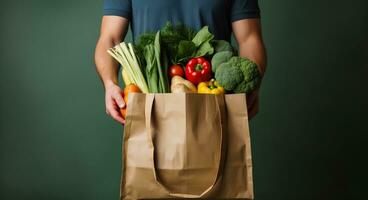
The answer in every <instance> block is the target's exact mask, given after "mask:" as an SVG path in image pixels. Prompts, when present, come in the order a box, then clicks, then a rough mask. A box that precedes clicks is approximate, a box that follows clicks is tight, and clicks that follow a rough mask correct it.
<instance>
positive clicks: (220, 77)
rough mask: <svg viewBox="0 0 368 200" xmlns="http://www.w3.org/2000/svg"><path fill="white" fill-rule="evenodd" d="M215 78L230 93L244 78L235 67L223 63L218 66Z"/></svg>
mask: <svg viewBox="0 0 368 200" xmlns="http://www.w3.org/2000/svg"><path fill="white" fill-rule="evenodd" d="M215 78H216V80H217V81H218V83H219V84H220V85H221V86H223V87H224V89H225V90H228V91H232V90H234V89H235V87H236V86H237V85H238V84H239V83H240V82H241V81H242V80H243V79H244V76H243V73H242V71H241V70H240V68H239V67H237V66H236V65H232V64H231V63H223V64H221V65H220V66H218V68H217V70H216V74H215Z"/></svg>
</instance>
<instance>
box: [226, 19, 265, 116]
mask: <svg viewBox="0 0 368 200" xmlns="http://www.w3.org/2000/svg"><path fill="white" fill-rule="evenodd" d="M232 29H233V32H234V36H235V39H236V41H237V42H238V45H239V55H240V56H241V57H246V58H249V59H250V60H252V61H254V62H255V63H257V65H258V67H259V71H260V72H261V75H262V76H263V75H264V73H265V71H266V65H267V56H266V49H265V46H264V44H263V39H262V31H261V23H260V20H259V19H244V20H238V21H235V22H233V23H232ZM258 94H259V89H257V90H256V91H254V92H253V93H252V94H250V95H248V97H247V105H248V115H249V117H250V118H252V117H253V116H255V115H256V114H257V112H258V106H259V97H258Z"/></svg>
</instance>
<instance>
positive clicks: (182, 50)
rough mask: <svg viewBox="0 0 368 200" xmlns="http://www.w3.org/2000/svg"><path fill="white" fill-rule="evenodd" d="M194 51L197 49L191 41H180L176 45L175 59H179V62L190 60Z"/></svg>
mask: <svg viewBox="0 0 368 200" xmlns="http://www.w3.org/2000/svg"><path fill="white" fill-rule="evenodd" d="M196 49H197V48H196V46H195V44H194V43H193V42H192V41H188V40H182V41H180V43H179V45H178V53H177V58H179V61H182V60H187V59H190V58H191V57H192V55H193V54H194V53H195V51H196Z"/></svg>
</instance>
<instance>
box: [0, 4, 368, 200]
mask: <svg viewBox="0 0 368 200" xmlns="http://www.w3.org/2000/svg"><path fill="white" fill-rule="evenodd" d="M260 5H261V8H262V17H263V32H264V38H265V42H266V46H267V49H268V55H269V66H268V71H267V76H266V77H265V80H264V83H263V87H262V94H261V95H262V100H261V112H260V114H259V115H258V116H257V118H255V119H254V120H253V121H252V123H251V131H252V132H251V134H252V145H253V146H252V147H253V157H254V178H255V192H256V197H257V199H258V200H269V199H277V200H278V199H283V200H286V199H287V200H288V199H363V197H364V196H361V194H363V193H364V192H365V190H366V188H365V186H366V184H367V183H366V182H362V181H364V180H366V178H367V177H368V176H367V165H366V164H364V162H363V160H364V158H365V157H366V152H364V151H363V145H365V144H366V142H367V140H365V139H364V137H363V136H364V135H365V134H367V132H368V131H367V129H366V127H365V125H366V123H367V111H368V109H367V102H368V95H367V89H366V86H367V83H366V80H367V78H366V76H367V74H368V62H367V58H368V37H367V36H368V22H367V21H368V1H366V0H354V1H343V0H335V1H327V0H308V1H307V0H304V1H303V0H301V1H295V0H278V1H273V0H260ZM101 15H102V0H79V1H75V0H64V1H50V0H30V1H25V0H24V1H22V0H12V1H2V2H1V6H0V27H1V31H0V34H1V35H0V36H1V37H0V44H1V45H0V89H1V99H0V199H1V200H23V199H24V200H32V199H37V200H42V199H52V200H57V199H60V200H69V199H73V200H74V199H75V200H77V199H78V200H83V199H88V200H94V199H96V200H100V199H104V200H109V199H111V200H113V199H118V193H119V179H120V149H121V136H122V126H120V125H118V124H117V123H115V122H113V121H112V120H111V119H109V118H108V117H107V116H106V114H105V112H104V101H103V100H104V93H103V88H102V87H101V84H100V81H99V80H98V78H97V75H96V72H95V67H94V63H93V52H94V47H95V43H96V40H97V37H98V31H99V25H100V18H101Z"/></svg>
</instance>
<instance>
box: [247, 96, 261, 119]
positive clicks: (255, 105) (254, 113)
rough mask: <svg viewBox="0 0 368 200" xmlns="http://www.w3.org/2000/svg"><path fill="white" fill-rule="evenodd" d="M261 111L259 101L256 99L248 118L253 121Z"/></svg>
mask: <svg viewBox="0 0 368 200" xmlns="http://www.w3.org/2000/svg"><path fill="white" fill-rule="evenodd" d="M258 111H259V99H258V98H256V100H255V101H254V102H253V105H252V107H250V109H249V110H248V118H249V119H252V118H253V117H254V116H256V115H257V113H258Z"/></svg>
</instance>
